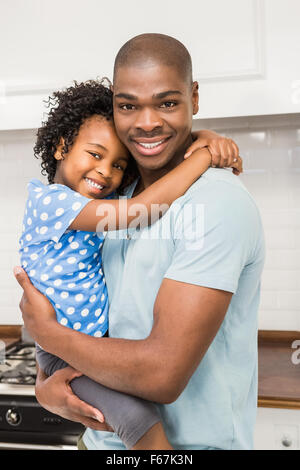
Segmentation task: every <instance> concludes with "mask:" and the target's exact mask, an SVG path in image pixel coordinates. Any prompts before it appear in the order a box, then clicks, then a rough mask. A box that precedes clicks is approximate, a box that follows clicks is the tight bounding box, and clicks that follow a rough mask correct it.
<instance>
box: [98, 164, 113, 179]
mask: <svg viewBox="0 0 300 470" xmlns="http://www.w3.org/2000/svg"><path fill="white" fill-rule="evenodd" d="M96 171H97V173H99V175H102V176H103V178H111V171H112V168H111V165H101V166H100V165H99V166H98V167H96Z"/></svg>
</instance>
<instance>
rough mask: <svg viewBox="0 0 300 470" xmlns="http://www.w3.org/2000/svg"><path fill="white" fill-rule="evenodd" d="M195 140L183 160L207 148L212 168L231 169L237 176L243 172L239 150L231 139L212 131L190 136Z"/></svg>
mask: <svg viewBox="0 0 300 470" xmlns="http://www.w3.org/2000/svg"><path fill="white" fill-rule="evenodd" d="M192 135H193V137H197V140H195V142H193V143H192V145H191V146H190V147H189V148H188V149H187V151H186V154H185V156H184V158H188V157H189V156H190V155H191V154H192V153H194V152H195V150H198V149H201V148H204V147H207V148H208V150H209V151H210V153H211V156H212V165H211V166H212V167H213V168H216V167H218V168H224V167H231V168H233V173H234V174H235V175H239V174H240V173H242V171H243V160H242V158H241V157H240V156H239V148H238V146H237V145H236V143H235V142H234V141H233V140H232V139H228V138H227V137H222V136H220V135H218V134H216V133H215V132H212V131H199V132H197V133H194V134H192Z"/></svg>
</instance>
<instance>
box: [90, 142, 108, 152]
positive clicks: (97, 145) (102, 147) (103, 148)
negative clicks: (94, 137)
mask: <svg viewBox="0 0 300 470" xmlns="http://www.w3.org/2000/svg"><path fill="white" fill-rule="evenodd" d="M88 145H94V146H95V147H99V148H101V149H102V150H105V151H106V152H107V148H106V147H104V145H101V144H96V143H95V142H88Z"/></svg>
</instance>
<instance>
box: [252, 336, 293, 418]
mask: <svg viewBox="0 0 300 470" xmlns="http://www.w3.org/2000/svg"><path fill="white" fill-rule="evenodd" d="M295 340H298V341H299V345H298V346H297V347H296V348H292V343H293V342H294V341H295ZM297 350H299V354H297ZM293 353H294V356H296V357H294V361H293V360H292V355H293ZM295 359H296V361H295ZM294 362H299V364H297V363H294ZM258 406H261V407H268V408H292V409H300V331H269V330H260V331H259V334H258Z"/></svg>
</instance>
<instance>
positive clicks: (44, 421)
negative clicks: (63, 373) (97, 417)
mask: <svg viewBox="0 0 300 470" xmlns="http://www.w3.org/2000/svg"><path fill="white" fill-rule="evenodd" d="M35 379H36V362H35V346H34V344H32V343H24V342H23V341H22V340H20V341H19V342H17V343H15V344H14V345H12V346H10V347H9V349H7V350H6V351H5V355H4V357H3V358H2V360H1V362H0V450H1V449H2V450H3V449H6V450H9V449H10V450H16V449H20V450H21V449H39V450H76V449H77V439H78V436H79V435H80V434H81V433H82V432H83V430H84V427H83V426H82V425H81V424H80V423H75V422H73V421H69V420H67V419H64V418H61V417H60V416H57V415H55V414H52V413H50V412H49V411H47V410H45V409H44V408H42V407H41V406H40V405H39V403H38V402H37V400H36V398H35V393H34V384H35Z"/></svg>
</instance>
